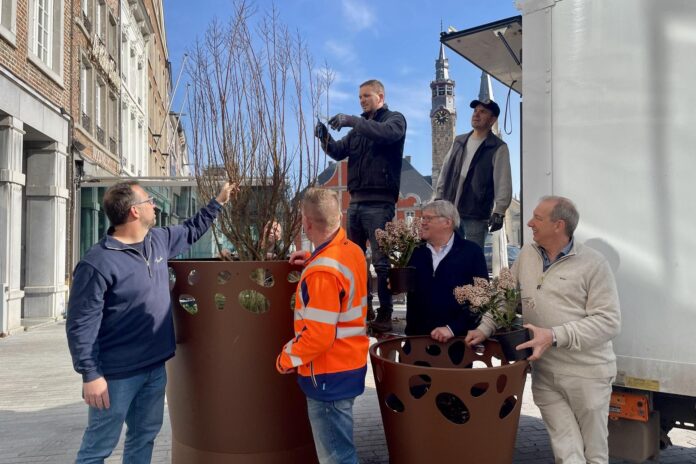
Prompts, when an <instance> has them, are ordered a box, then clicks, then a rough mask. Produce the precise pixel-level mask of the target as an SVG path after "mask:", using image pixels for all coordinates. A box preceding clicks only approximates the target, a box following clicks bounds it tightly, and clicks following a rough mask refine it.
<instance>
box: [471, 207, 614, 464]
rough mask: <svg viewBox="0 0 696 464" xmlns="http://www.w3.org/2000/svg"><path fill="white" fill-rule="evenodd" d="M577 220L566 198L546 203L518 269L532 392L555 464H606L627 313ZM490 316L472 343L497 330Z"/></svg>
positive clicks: (610, 276)
mask: <svg viewBox="0 0 696 464" xmlns="http://www.w3.org/2000/svg"><path fill="white" fill-rule="evenodd" d="M578 219H579V215H578V212H577V210H576V208H575V205H574V204H573V202H571V201H570V200H569V199H567V198H564V197H556V196H549V197H544V198H542V199H541V202H540V203H539V205H538V206H537V207H536V209H535V210H534V216H533V217H532V219H530V220H529V222H528V223H527V225H528V226H529V227H530V228H531V229H532V231H533V234H534V242H535V243H533V244H527V245H525V246H524V247H523V248H522V250H521V252H520V255H519V257H518V259H517V261H516V262H515V264H514V265H513V266H512V272H513V274H514V275H515V277H516V279H517V282H518V283H519V286H520V290H521V292H522V314H523V317H524V319H525V321H526V322H527V324H525V327H527V328H528V329H529V330H530V331H531V332H532V336H533V339H532V340H531V341H529V342H526V343H523V344H521V345H519V346H518V349H524V348H532V349H533V350H534V351H533V354H532V356H531V357H530V358H529V360H530V361H532V368H533V369H532V393H533V395H534V402H535V403H536V405H537V406H538V407H539V409H540V410H541V415H542V418H543V420H544V423H545V424H546V427H547V429H548V432H549V436H550V438H551V447H552V448H553V453H554V456H555V459H556V464H585V463H586V462H587V463H589V464H600V463H602V464H606V463H608V462H609V457H608V446H607V435H608V430H607V419H608V413H609V397H610V395H611V383H612V381H613V379H614V377H615V376H616V356H615V355H614V350H613V347H612V343H611V340H612V339H613V338H614V337H615V336H616V335H617V334H618V333H619V330H620V325H621V313H620V311H619V299H618V295H617V292H616V283H615V281H614V276H613V274H612V272H611V269H610V267H609V264H608V263H607V261H606V259H605V258H604V257H603V256H602V255H601V254H599V253H598V252H596V251H595V250H593V249H591V248H588V247H585V246H583V245H582V244H580V243H577V242H575V240H574V239H573V232H574V231H575V228H576V226H577V224H578ZM495 328H496V327H495V324H494V323H493V321H492V319H490V318H489V317H484V318H483V320H482V322H481V324H480V325H479V327H478V328H477V329H476V330H472V331H469V333H468V335H467V338H466V340H467V343H468V344H469V345H475V344H478V343H481V342H482V341H483V340H485V338H486V337H488V336H490V335H491V334H492V333H493V332H494V331H495Z"/></svg>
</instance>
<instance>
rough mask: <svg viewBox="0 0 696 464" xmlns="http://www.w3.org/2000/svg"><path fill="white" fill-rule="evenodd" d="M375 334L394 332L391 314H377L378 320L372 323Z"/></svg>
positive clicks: (371, 326)
mask: <svg viewBox="0 0 696 464" xmlns="http://www.w3.org/2000/svg"><path fill="white" fill-rule="evenodd" d="M370 328H371V329H372V331H373V332H377V333H380V332H389V331H390V330H392V321H391V313H389V314H384V313H379V312H378V313H377V318H376V319H375V320H374V321H372V322H371V323H370Z"/></svg>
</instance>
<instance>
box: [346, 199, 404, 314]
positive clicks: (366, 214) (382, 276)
mask: <svg viewBox="0 0 696 464" xmlns="http://www.w3.org/2000/svg"><path fill="white" fill-rule="evenodd" d="M395 211H396V209H395V205H394V203H386V202H382V201H374V202H363V203H351V204H350V206H348V239H349V240H351V241H352V242H355V243H356V244H357V245H358V246H359V247H360V248H362V250H363V251H365V249H366V248H367V241H368V240H369V241H370V250H371V251H372V264H373V265H374V266H375V272H377V297H378V298H379V310H378V314H379V315H380V316H381V317H382V318H384V317H388V316H391V313H392V310H393V309H394V306H393V303H392V294H391V291H390V290H389V287H388V286H387V277H388V275H389V259H388V258H387V256H386V255H385V254H383V253H382V251H381V250H380V249H379V246H378V245H377V239H376V238H375V230H376V229H384V225H385V224H386V223H387V222H389V221H391V220H392V219H394V213H395ZM368 271H369V269H368ZM371 280H372V279H371V278H370V274H369V272H368V279H367V282H368V284H367V293H368V295H369V296H368V303H370V302H371V300H372V289H371V284H370V282H371Z"/></svg>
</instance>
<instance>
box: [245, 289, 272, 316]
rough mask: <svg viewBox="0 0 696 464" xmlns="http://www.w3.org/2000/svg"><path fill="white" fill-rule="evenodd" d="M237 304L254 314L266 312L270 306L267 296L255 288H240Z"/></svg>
mask: <svg viewBox="0 0 696 464" xmlns="http://www.w3.org/2000/svg"><path fill="white" fill-rule="evenodd" d="M239 304H240V305H241V306H242V308H244V309H246V310H247V311H249V312H250V313H254V314H263V313H266V312H268V310H269V309H270V307H271V303H270V302H269V301H268V298H266V296H265V295H263V294H261V293H259V292H257V291H256V290H242V291H241V292H239Z"/></svg>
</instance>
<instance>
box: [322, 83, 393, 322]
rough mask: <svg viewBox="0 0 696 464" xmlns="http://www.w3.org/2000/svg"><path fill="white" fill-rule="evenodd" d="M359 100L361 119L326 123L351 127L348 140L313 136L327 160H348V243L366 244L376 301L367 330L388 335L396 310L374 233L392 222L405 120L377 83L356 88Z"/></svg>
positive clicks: (343, 116)
mask: <svg viewBox="0 0 696 464" xmlns="http://www.w3.org/2000/svg"><path fill="white" fill-rule="evenodd" d="M359 97H360V107H361V108H362V110H363V113H362V115H360V116H351V115H348V114H337V115H336V116H334V117H332V118H331V119H329V125H330V126H331V128H332V129H334V130H340V129H341V128H343V127H349V128H350V129H351V130H350V132H348V135H346V136H345V137H343V138H342V139H340V140H334V139H333V137H331V134H329V131H328V129H327V128H326V126H325V125H324V124H322V123H321V122H319V123H317V125H316V127H315V130H314V134H315V135H316V137H317V138H318V139H319V140H320V142H321V147H322V149H323V150H324V152H325V153H326V154H327V155H329V156H330V157H331V158H333V159H335V160H336V161H341V160H343V159H346V158H348V192H349V193H350V205H349V206H348V239H350V240H352V241H353V242H355V243H357V244H358V246H359V247H360V248H362V250H363V252H364V251H365V249H366V243H367V241H368V240H369V241H370V250H371V251H372V263H373V264H374V266H375V271H376V272H377V296H378V297H379V309H378V310H377V319H376V320H375V321H374V322H373V323H372V324H371V328H372V330H373V331H375V332H388V331H390V330H391V329H392V323H391V315H392V311H393V309H394V306H393V302H392V295H391V292H390V290H389V286H388V284H387V276H388V274H389V259H388V258H387V256H386V255H385V254H384V253H382V252H381V250H380V249H379V246H378V245H377V239H376V238H375V230H377V229H384V225H385V224H386V223H387V222H389V221H391V220H392V219H394V213H395V211H396V202H397V201H398V199H399V186H400V182H401V162H402V161H401V160H402V158H403V155H404V142H405V141H406V119H405V118H404V116H403V115H402V114H401V113H398V112H396V111H391V110H390V109H389V108H388V107H387V104H386V103H385V102H384V85H382V83H381V82H380V81H378V80H375V79H372V80H369V81H366V82H363V83H362V84H360V95H359ZM368 286H369V283H368ZM371 305H372V294H371V289H369V288H368V307H370V308H371ZM369 312H370V313H371V312H372V311H369Z"/></svg>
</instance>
